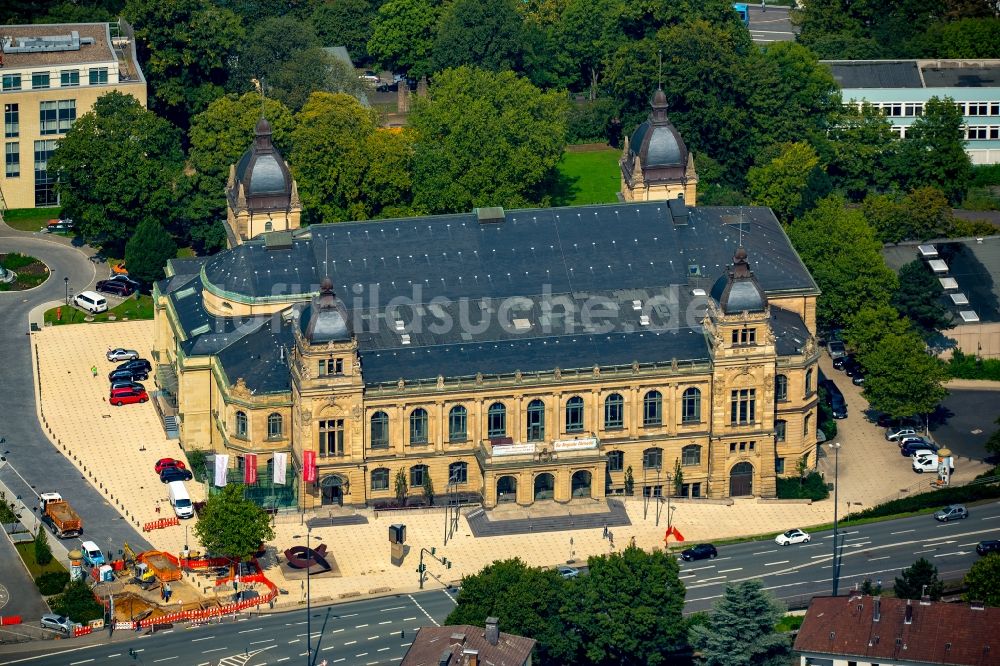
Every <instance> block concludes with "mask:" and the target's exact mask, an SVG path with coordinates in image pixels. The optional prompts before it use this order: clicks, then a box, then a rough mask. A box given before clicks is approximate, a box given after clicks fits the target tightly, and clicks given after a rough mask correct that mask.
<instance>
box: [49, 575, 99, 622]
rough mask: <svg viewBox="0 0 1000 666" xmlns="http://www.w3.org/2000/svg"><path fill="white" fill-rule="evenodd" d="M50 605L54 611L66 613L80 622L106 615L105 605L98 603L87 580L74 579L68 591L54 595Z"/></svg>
mask: <svg viewBox="0 0 1000 666" xmlns="http://www.w3.org/2000/svg"><path fill="white" fill-rule="evenodd" d="M49 605H50V606H51V608H52V612H53V613H59V614H60V615H65V616H67V617H69V618H70V619H71V620H73V621H74V622H78V623H80V624H86V623H88V622H90V621H91V620H100V619H101V618H102V617H104V605H103V604H99V603H97V599H95V598H94V593H93V592H92V591H91V589H90V586H89V585H87V582H86V581H85V580H74V581H72V582H71V583H70V584H69V585H68V586H67V587H66V591H65V592H63V593H62V594H60V595H58V596H56V597H54V598H53V599H52V603H51V604H49Z"/></svg>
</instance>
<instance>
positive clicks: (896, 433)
mask: <svg viewBox="0 0 1000 666" xmlns="http://www.w3.org/2000/svg"><path fill="white" fill-rule="evenodd" d="M917 434H918V433H917V431H916V429H915V428H913V427H911V426H903V427H896V428H886V429H885V438H886V439H887V440H889V441H890V442H895V441H896V440H898V439H899V438H900V437H912V436H914V435H917Z"/></svg>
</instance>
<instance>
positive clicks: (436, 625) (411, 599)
mask: <svg viewBox="0 0 1000 666" xmlns="http://www.w3.org/2000/svg"><path fill="white" fill-rule="evenodd" d="M406 596H408V597H409V598H410V601H412V602H413V603H414V604H416V606H417V608H419V609H420V610H421V612H423V614H424V615H426V616H427V619H428V620H430V621H431V622H433V623H434V626H435V627H440V626H441V624H440V623H439V622H438V621H437V620H435V619H434V618H433V617H431V614H430V613H428V612H427V611H426V610H424V607H423V606H421V605H420V602H419V601H417V600H416V599H414V598H413V595H412V594H408V595H406Z"/></svg>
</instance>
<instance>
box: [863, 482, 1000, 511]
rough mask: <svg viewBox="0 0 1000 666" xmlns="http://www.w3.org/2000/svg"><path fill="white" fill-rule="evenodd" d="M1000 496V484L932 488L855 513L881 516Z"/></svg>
mask: <svg viewBox="0 0 1000 666" xmlns="http://www.w3.org/2000/svg"><path fill="white" fill-rule="evenodd" d="M996 497H1000V484H985V485H981V486H952V487H950V488H942V489H940V490H932V491H930V492H926V493H920V494H919V495H911V496H910V497H902V498H900V499H897V500H891V501H889V502H886V503H885V504H879V505H878V506H873V507H871V508H870V509H865V510H864V511H861V512H859V513H856V514H854V516H855V517H856V518H880V517H882V516H894V515H897V514H900V513H910V512H912V511H920V510H921V509H930V508H934V507H941V506H945V505H946V504H952V503H955V502H974V501H976V500H983V499H993V498H996Z"/></svg>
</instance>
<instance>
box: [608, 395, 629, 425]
mask: <svg viewBox="0 0 1000 666" xmlns="http://www.w3.org/2000/svg"><path fill="white" fill-rule="evenodd" d="M624 425H625V400H624V399H623V398H622V396H621V394H619V393H612V394H611V395H609V396H608V397H607V398H605V399H604V429H605V430H618V429H619V428H622V427H624Z"/></svg>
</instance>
